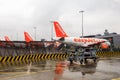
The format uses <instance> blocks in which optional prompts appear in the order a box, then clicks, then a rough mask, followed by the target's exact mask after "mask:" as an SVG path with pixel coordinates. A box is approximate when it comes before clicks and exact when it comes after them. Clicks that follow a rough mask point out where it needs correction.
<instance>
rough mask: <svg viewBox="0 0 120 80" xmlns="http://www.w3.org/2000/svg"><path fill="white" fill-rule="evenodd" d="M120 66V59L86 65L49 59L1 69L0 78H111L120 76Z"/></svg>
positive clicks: (89, 79) (38, 79)
mask: <svg viewBox="0 0 120 80" xmlns="http://www.w3.org/2000/svg"><path fill="white" fill-rule="evenodd" d="M119 66H120V62H119V60H100V61H99V62H98V63H97V64H94V63H93V64H86V65H78V64H72V65H71V64H69V62H68V61H51V60H48V61H41V62H39V63H38V64H35V63H32V64H27V65H24V66H14V67H12V66H11V67H9V68H4V69H1V70H0V78H2V79H3V80H111V79H113V78H119V77H120V72H119V71H120V68H119ZM28 71H29V74H28ZM91 75H92V76H91ZM83 76H84V77H83Z"/></svg>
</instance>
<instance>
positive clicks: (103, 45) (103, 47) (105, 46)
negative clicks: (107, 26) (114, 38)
mask: <svg viewBox="0 0 120 80" xmlns="http://www.w3.org/2000/svg"><path fill="white" fill-rule="evenodd" d="M100 46H101V48H102V49H107V48H109V45H108V44H107V43H101V45H100Z"/></svg>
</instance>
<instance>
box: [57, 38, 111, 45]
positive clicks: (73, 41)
mask: <svg viewBox="0 0 120 80" xmlns="http://www.w3.org/2000/svg"><path fill="white" fill-rule="evenodd" d="M59 39H60V38H59ZM58 41H59V42H62V43H65V44H69V45H73V46H81V47H89V46H90V45H97V44H99V43H104V42H106V43H107V44H108V45H110V43H109V42H108V41H107V40H106V39H98V38H79V37H64V40H58Z"/></svg>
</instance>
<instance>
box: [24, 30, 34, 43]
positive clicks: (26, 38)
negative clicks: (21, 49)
mask: <svg viewBox="0 0 120 80" xmlns="http://www.w3.org/2000/svg"><path fill="white" fill-rule="evenodd" d="M24 37H25V41H26V42H30V41H33V39H32V38H31V36H30V35H29V34H28V33H27V32H24Z"/></svg>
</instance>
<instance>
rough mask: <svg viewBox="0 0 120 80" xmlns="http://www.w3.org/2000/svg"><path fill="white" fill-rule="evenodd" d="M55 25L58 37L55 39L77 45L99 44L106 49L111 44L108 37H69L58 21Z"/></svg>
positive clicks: (89, 45)
mask: <svg viewBox="0 0 120 80" xmlns="http://www.w3.org/2000/svg"><path fill="white" fill-rule="evenodd" d="M53 25H54V30H55V34H56V37H55V38H53V40H56V41H58V42H61V43H64V44H68V45H73V46H77V47H91V46H92V47H94V46H96V45H98V46H100V47H101V48H103V49H106V48H108V47H109V46H110V42H109V41H108V40H106V39H98V38H80V37H69V36H68V35H67V34H66V33H65V31H64V30H63V29H62V27H61V26H60V24H59V23H58V22H57V21H54V22H53Z"/></svg>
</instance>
